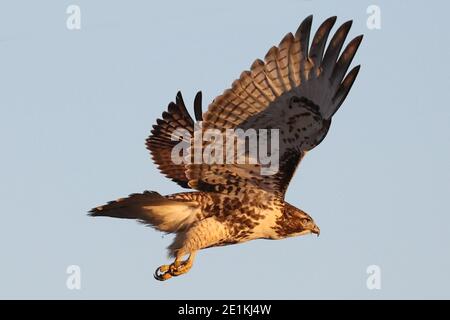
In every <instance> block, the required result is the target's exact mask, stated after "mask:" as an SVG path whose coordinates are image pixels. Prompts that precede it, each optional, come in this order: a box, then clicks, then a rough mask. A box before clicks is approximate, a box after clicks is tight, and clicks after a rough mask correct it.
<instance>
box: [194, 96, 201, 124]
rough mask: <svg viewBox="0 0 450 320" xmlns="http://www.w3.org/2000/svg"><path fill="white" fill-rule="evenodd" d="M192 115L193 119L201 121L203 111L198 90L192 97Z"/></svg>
mask: <svg viewBox="0 0 450 320" xmlns="http://www.w3.org/2000/svg"><path fill="white" fill-rule="evenodd" d="M194 115H195V120H197V121H203V112H202V92H201V91H199V92H197V94H196V95H195V98H194Z"/></svg>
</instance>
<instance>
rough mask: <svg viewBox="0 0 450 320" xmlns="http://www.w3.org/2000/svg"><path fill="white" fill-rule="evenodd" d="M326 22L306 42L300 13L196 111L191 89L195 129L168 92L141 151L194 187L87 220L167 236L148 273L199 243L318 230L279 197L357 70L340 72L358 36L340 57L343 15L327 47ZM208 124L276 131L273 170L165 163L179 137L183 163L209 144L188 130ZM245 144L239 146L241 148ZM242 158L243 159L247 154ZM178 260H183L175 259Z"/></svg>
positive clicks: (187, 264)
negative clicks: (161, 257)
mask: <svg viewBox="0 0 450 320" xmlns="http://www.w3.org/2000/svg"><path fill="white" fill-rule="evenodd" d="M335 21H336V17H331V18H329V19H327V20H325V21H324V22H323V23H322V24H321V26H320V27H319V28H318V30H317V32H316V34H315V35H314V38H313V39H312V42H311V45H310V43H309V42H310V41H309V37H310V30H311V24H312V16H309V17H308V18H306V19H305V20H304V21H303V22H302V23H301V25H300V27H299V28H298V30H297V32H296V33H295V35H293V34H292V33H288V34H287V35H286V36H285V37H284V38H283V40H281V42H280V44H279V45H278V47H275V46H274V47H272V48H271V49H270V50H269V51H268V52H267V54H266V56H265V58H264V61H262V60H256V61H255V62H254V63H253V64H252V66H251V68H250V71H244V72H243V73H242V74H241V76H240V78H239V79H237V80H236V81H234V82H233V84H232V86H231V88H230V89H227V90H225V92H224V93H223V94H222V95H220V96H219V97H217V98H216V99H214V101H213V102H212V103H211V104H210V105H209V107H208V110H207V111H206V112H205V113H203V114H202V107H201V94H200V93H198V94H197V96H196V98H195V100H194V111H195V119H196V120H197V121H198V122H200V121H201V123H202V125H201V128H200V129H196V126H197V125H196V124H195V122H194V120H193V119H192V118H191V116H190V115H189V112H188V111H187V109H186V107H185V104H184V102H183V99H182V97H181V94H180V93H178V94H177V96H176V101H175V102H171V103H170V104H169V106H168V110H167V112H164V113H163V114H162V119H158V120H157V124H156V125H154V126H153V130H152V133H151V136H150V137H149V138H148V139H147V147H148V149H149V150H150V152H151V154H152V156H153V160H154V162H155V163H156V164H157V165H158V168H159V169H160V171H161V172H162V173H163V174H164V175H166V176H167V177H168V178H170V179H172V180H173V181H175V182H176V183H178V184H179V185H180V186H182V187H184V188H191V189H195V190H197V191H196V192H185V193H177V194H172V195H166V196H163V195H160V194H159V193H157V192H149V191H146V192H144V193H142V194H132V195H130V196H129V197H128V198H124V199H119V200H116V201H112V202H109V203H108V204H106V205H104V206H101V207H97V208H95V209H92V210H91V212H90V214H91V215H92V216H108V217H116V218H128V219H138V220H140V221H142V222H144V223H146V224H149V225H151V226H153V227H154V228H155V229H157V230H160V231H163V232H167V233H175V234H176V236H175V239H174V241H173V243H172V244H171V245H170V246H169V248H168V250H169V254H170V256H173V257H175V261H174V262H173V263H172V264H170V265H163V266H161V267H159V268H158V269H157V270H156V272H155V278H156V279H158V280H167V279H169V278H171V277H173V276H178V275H181V274H183V273H186V272H187V271H189V269H190V268H191V267H192V263H193V260H194V257H195V254H196V252H197V251H198V250H201V249H204V248H209V247H215V246H222V245H229V244H235V243H241V242H244V241H248V240H254V239H282V238H286V237H292V236H299V235H304V234H309V233H314V234H317V235H318V234H319V227H318V226H317V225H316V224H315V223H314V220H313V219H312V218H311V217H310V216H309V215H308V214H307V213H306V212H304V211H302V210H300V209H298V208H296V207H294V206H292V205H290V204H289V203H287V202H286V201H285V200H284V196H285V193H286V189H287V187H288V185H289V182H290V181H291V179H292V176H293V174H294V172H295V170H296V168H297V166H298V164H299V163H300V161H301V159H302V158H303V157H304V156H305V154H306V153H307V152H308V151H309V150H311V149H313V148H314V147H315V146H317V145H318V144H319V143H320V142H321V141H322V140H323V139H324V138H325V136H326V134H327V132H328V129H329V128H330V124H331V118H332V116H333V115H334V114H335V113H336V111H337V110H338V109H339V107H340V106H341V104H342V103H343V102H344V100H345V98H346V96H347V94H348V93H349V91H350V88H351V87H352V85H353V82H354V81H355V79H356V76H357V74H358V71H359V67H360V66H359V65H358V66H356V67H354V68H353V69H352V70H351V71H350V72H348V73H347V70H348V68H349V66H350V63H351V61H352V59H353V57H354V55H355V53H356V51H357V49H358V47H359V45H360V43H361V40H362V35H361V36H358V37H356V38H354V39H353V40H352V41H350V42H349V43H348V45H347V46H346V47H345V49H344V50H343V51H342V53H341V50H342V47H343V44H344V41H345V39H346V37H347V34H348V32H349V30H350V27H351V24H352V22H351V21H348V22H345V23H344V24H343V25H342V26H340V27H339V29H338V30H337V31H336V32H335V34H334V36H333V37H332V39H331V41H330V42H329V44H328V46H326V43H327V38H328V35H329V33H330V30H331V29H332V27H333V25H334V24H335ZM180 128H181V129H183V130H184V132H185V133H188V134H190V135H188V138H186V137H183V138H180V139H181V140H180V139H179V140H176V139H175V140H174V139H173V136H174V132H175V131H176V130H178V129H180ZM211 129H214V130H219V132H220V133H224V132H225V131H226V130H229V129H231V130H233V129H234V130H236V129H241V130H249V129H254V130H255V132H261V131H258V130H260V129H267V130H269V129H270V130H273V129H276V130H277V132H278V133H277V135H278V140H277V141H276V143H277V149H276V151H277V154H278V155H279V161H278V162H279V166H278V168H277V169H278V170H277V171H276V172H273V173H272V174H263V173H262V169H263V167H264V166H263V164H262V163H258V162H256V163H234V162H232V163H229V162H223V161H222V162H221V161H216V162H208V163H204V162H202V161H200V162H198V161H184V162H180V161H174V160H173V150H174V148H175V147H176V146H177V145H179V144H180V143H181V142H184V143H187V145H188V147H189V148H188V150H189V151H190V153H188V156H187V157H186V156H185V158H184V160H192V158H193V154H195V152H196V151H199V150H198V149H199V148H200V151H202V150H203V151H204V150H205V149H206V148H207V147H208V145H211V144H212V141H213V140H208V141H209V142H205V141H203V140H202V142H201V144H200V147H199V146H198V145H196V144H195V143H194V140H195V131H196V130H200V131H201V132H206V131H207V130H211ZM245 141H246V140H245V138H244V142H242V141H241V144H242V143H243V144H244V145H245V146H248V144H246V142H245ZM238 143H239V142H238ZM192 151H194V152H192ZM245 157H246V158H247V159H248V158H249V157H250V156H249V152H248V150H246V151H245ZM186 158H190V159H186ZM216 159H219V160H220V159H222V160H223V158H221V157H219V158H216ZM185 256H188V258H187V259H186V260H183V258H184V257H185Z"/></svg>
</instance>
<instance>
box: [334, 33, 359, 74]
mask: <svg viewBox="0 0 450 320" xmlns="http://www.w3.org/2000/svg"><path fill="white" fill-rule="evenodd" d="M362 39H363V35H359V36H357V37H355V38H354V39H353V40H352V41H350V42H349V43H348V45H347V47H346V48H345V49H344V51H343V52H342V54H341V56H340V57H339V60H338V61H337V62H336V65H335V66H334V70H333V73H332V76H331V80H332V81H333V82H335V83H340V82H341V81H342V79H343V78H344V76H345V74H346V72H347V70H348V68H349V67H350V64H351V63H352V61H353V58H354V57H355V54H356V51H357V50H358V48H359V46H360V44H361V41H362Z"/></svg>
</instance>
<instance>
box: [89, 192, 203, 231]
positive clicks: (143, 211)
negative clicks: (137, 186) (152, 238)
mask: <svg viewBox="0 0 450 320" xmlns="http://www.w3.org/2000/svg"><path fill="white" fill-rule="evenodd" d="M198 210H199V209H198V203H197V202H192V201H178V200H171V199H167V198H166V197H164V196H162V195H160V194H159V193H157V192H154V191H145V192H144V193H141V194H131V195H130V196H129V197H127V198H122V199H118V200H115V201H110V202H108V203H107V204H105V205H103V206H99V207H96V208H94V209H92V210H90V211H89V215H90V216H93V217H113V218H121V219H136V220H139V221H140V222H142V223H146V224H149V225H151V226H153V227H154V228H155V229H157V230H160V231H164V232H177V231H179V230H182V229H184V228H186V227H187V226H189V225H191V224H192V223H193V222H194V221H195V219H196V218H195V217H196V213H197V212H198Z"/></svg>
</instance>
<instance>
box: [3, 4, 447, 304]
mask: <svg viewBox="0 0 450 320" xmlns="http://www.w3.org/2000/svg"><path fill="white" fill-rule="evenodd" d="M71 4H76V5H79V6H80V8H81V30H75V31H70V30H68V29H67V27H66V19H67V17H68V15H67V14H66V8H67V7H68V6H69V5H71ZM372 4H376V5H378V6H379V7H380V9H381V29H380V30H369V29H368V28H367V26H366V21H367V18H368V14H367V13H366V9H367V7H368V6H369V5H372ZM309 14H314V22H313V29H314V30H315V29H316V28H317V27H318V26H319V24H320V23H321V22H322V21H323V20H324V19H325V18H327V17H329V16H332V15H337V16H338V21H337V23H338V24H341V23H343V22H344V21H346V20H348V19H353V20H354V24H353V28H352V30H351V32H350V37H354V36H357V35H359V34H361V33H363V34H364V35H365V38H364V41H363V44H362V46H361V47H360V49H359V53H358V54H357V55H356V58H355V61H354V63H353V65H356V64H361V65H362V68H361V72H360V74H359V76H358V78H357V81H356V83H355V85H354V86H353V89H352V91H351V93H350V94H349V96H348V98H347V100H346V102H345V103H344V105H343V106H342V108H341V109H340V110H339V112H338V113H337V114H336V116H335V117H334V120H333V126H332V128H331V130H330V133H329V134H328V136H327V138H326V139H325V140H324V142H323V143H322V144H321V145H320V146H319V147H317V148H316V149H315V150H314V151H312V152H310V153H309V154H308V156H307V157H306V158H305V159H304V161H303V162H302V165H301V168H300V170H298V171H297V174H296V176H295V178H294V179H293V181H292V183H291V185H290V188H289V191H288V193H287V196H286V199H287V201H289V202H290V203H292V204H293V205H295V206H298V207H300V208H302V209H303V210H305V211H307V212H308V213H310V214H311V215H312V216H313V217H314V219H315V220H316V222H317V224H318V225H319V226H320V228H321V235H320V237H319V238H317V237H315V236H306V237H298V238H291V239H287V240H280V241H267V240H258V241H252V242H248V243H245V244H241V245H237V246H229V247H222V248H214V249H207V250H205V251H202V252H201V253H200V254H199V255H198V257H197V259H196V263H195V265H194V267H193V269H192V270H191V271H190V272H189V273H188V274H187V275H185V276H182V277H179V278H176V279H172V280H170V281H168V282H164V283H161V282H157V281H155V280H154V279H153V276H152V274H153V271H154V270H155V268H156V267H157V266H159V265H161V264H164V263H167V262H169V260H168V259H167V257H166V250H165V247H166V246H167V245H169V243H170V242H171V239H172V237H171V236H163V235H162V234H161V233H159V232H157V231H154V230H153V229H150V228H148V227H145V226H142V225H139V224H138V223H137V222H134V221H124V220H119V219H107V218H104V219H98V218H97V219H94V218H90V217H88V216H86V212H87V211H88V210H89V209H90V208H92V207H94V206H97V205H100V204H103V203H104V202H106V201H108V200H112V199H116V198H118V197H122V196H125V195H128V194H130V193H133V192H142V191H144V190H157V191H159V192H160V193H162V194H170V193H176V192H180V191H182V189H181V188H179V187H178V186H177V185H176V184H174V183H173V182H171V181H169V180H168V179H166V178H164V177H163V176H162V175H161V174H160V173H159V172H158V171H157V169H156V167H155V165H154V164H153V163H152V161H151V160H150V157H149V155H148V153H147V151H146V149H145V147H144V140H145V138H146V137H147V135H148V133H149V132H150V129H151V126H152V124H153V123H154V121H155V119H156V118H157V117H159V116H160V114H161V113H162V112H163V111H164V110H165V108H166V107H167V104H168V102H169V101H171V100H172V99H174V97H175V94H176V92H177V91H178V90H181V91H182V92H183V95H184V97H185V101H186V103H187V104H188V105H189V107H192V101H193V98H194V95H195V93H196V92H197V90H202V91H203V96H204V108H205V106H206V105H207V104H208V103H209V102H210V101H211V100H212V99H213V98H214V97H215V96H217V95H219V94H220V93H221V92H222V91H223V90H224V89H226V88H228V87H229V86H230V84H231V83H232V81H233V80H234V79H236V78H237V77H238V76H239V74H240V73H241V71H243V70H245V69H248V68H249V66H250V65H251V63H252V62H253V60H254V59H256V58H263V57H264V55H265V53H266V51H267V50H268V49H269V48H270V47H271V46H272V45H274V44H278V42H279V41H280V40H281V39H282V37H283V36H284V35H285V34H286V33H287V32H295V30H296V29H297V27H298V25H299V23H300V22H301V21H302V20H303V19H304V18H305V17H306V16H307V15H309ZM449 14H450V5H449V4H448V3H447V2H444V1H440V2H437V1H436V2H433V3H430V2H427V1H400V0H397V1H377V2H374V1H361V0H354V1H349V0H347V1H335V2H332V1H317V0H314V1H298V0H297V1H294V0H290V1H277V2H276V3H275V2H274V1H261V0H258V1H256V0H253V1H237V0H233V1H220V2H219V1H215V2H214V3H213V2H212V1H206V0H205V1H181V0H180V1H164V3H163V2H160V3H159V4H156V3H151V2H150V1H109V0H108V1H106V0H96V1H87V0H83V1H82V0H73V1H61V0H53V1H2V2H1V4H0V57H1V59H0V150H1V153H0V201H1V210H0V214H1V222H0V262H1V263H0V298H44V299H46V298H61V299H82V298H88V299H90V298H113V299H116V298H122V299H135V298H137V299H188V298H189V299H200V298H209V299H219V298H238V299H250V298H262V299H312V298H325V299H330V298H340V299H346V298H361V299H395V298H414V299H416V298H447V299H448V298H450V289H449V288H450V272H449V270H450V250H449V245H450V212H449V211H450V210H449V201H450V170H449V169H450V148H449V147H450V106H449V103H448V101H449V89H448V85H449V80H450V64H449V63H448V57H449V56H450V44H449V42H448V41H447V40H448V30H449V28H448V22H447V21H448V15H449ZM335 28H336V27H335ZM69 265H78V266H80V268H81V290H69V289H68V288H67V287H66V279H67V277H68V275H67V274H66V268H67V267H68V266H69ZM370 265H378V266H379V267H380V268H381V290H369V289H368V288H367V286H366V279H367V277H368V274H367V273H366V268H367V267H368V266H370Z"/></svg>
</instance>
